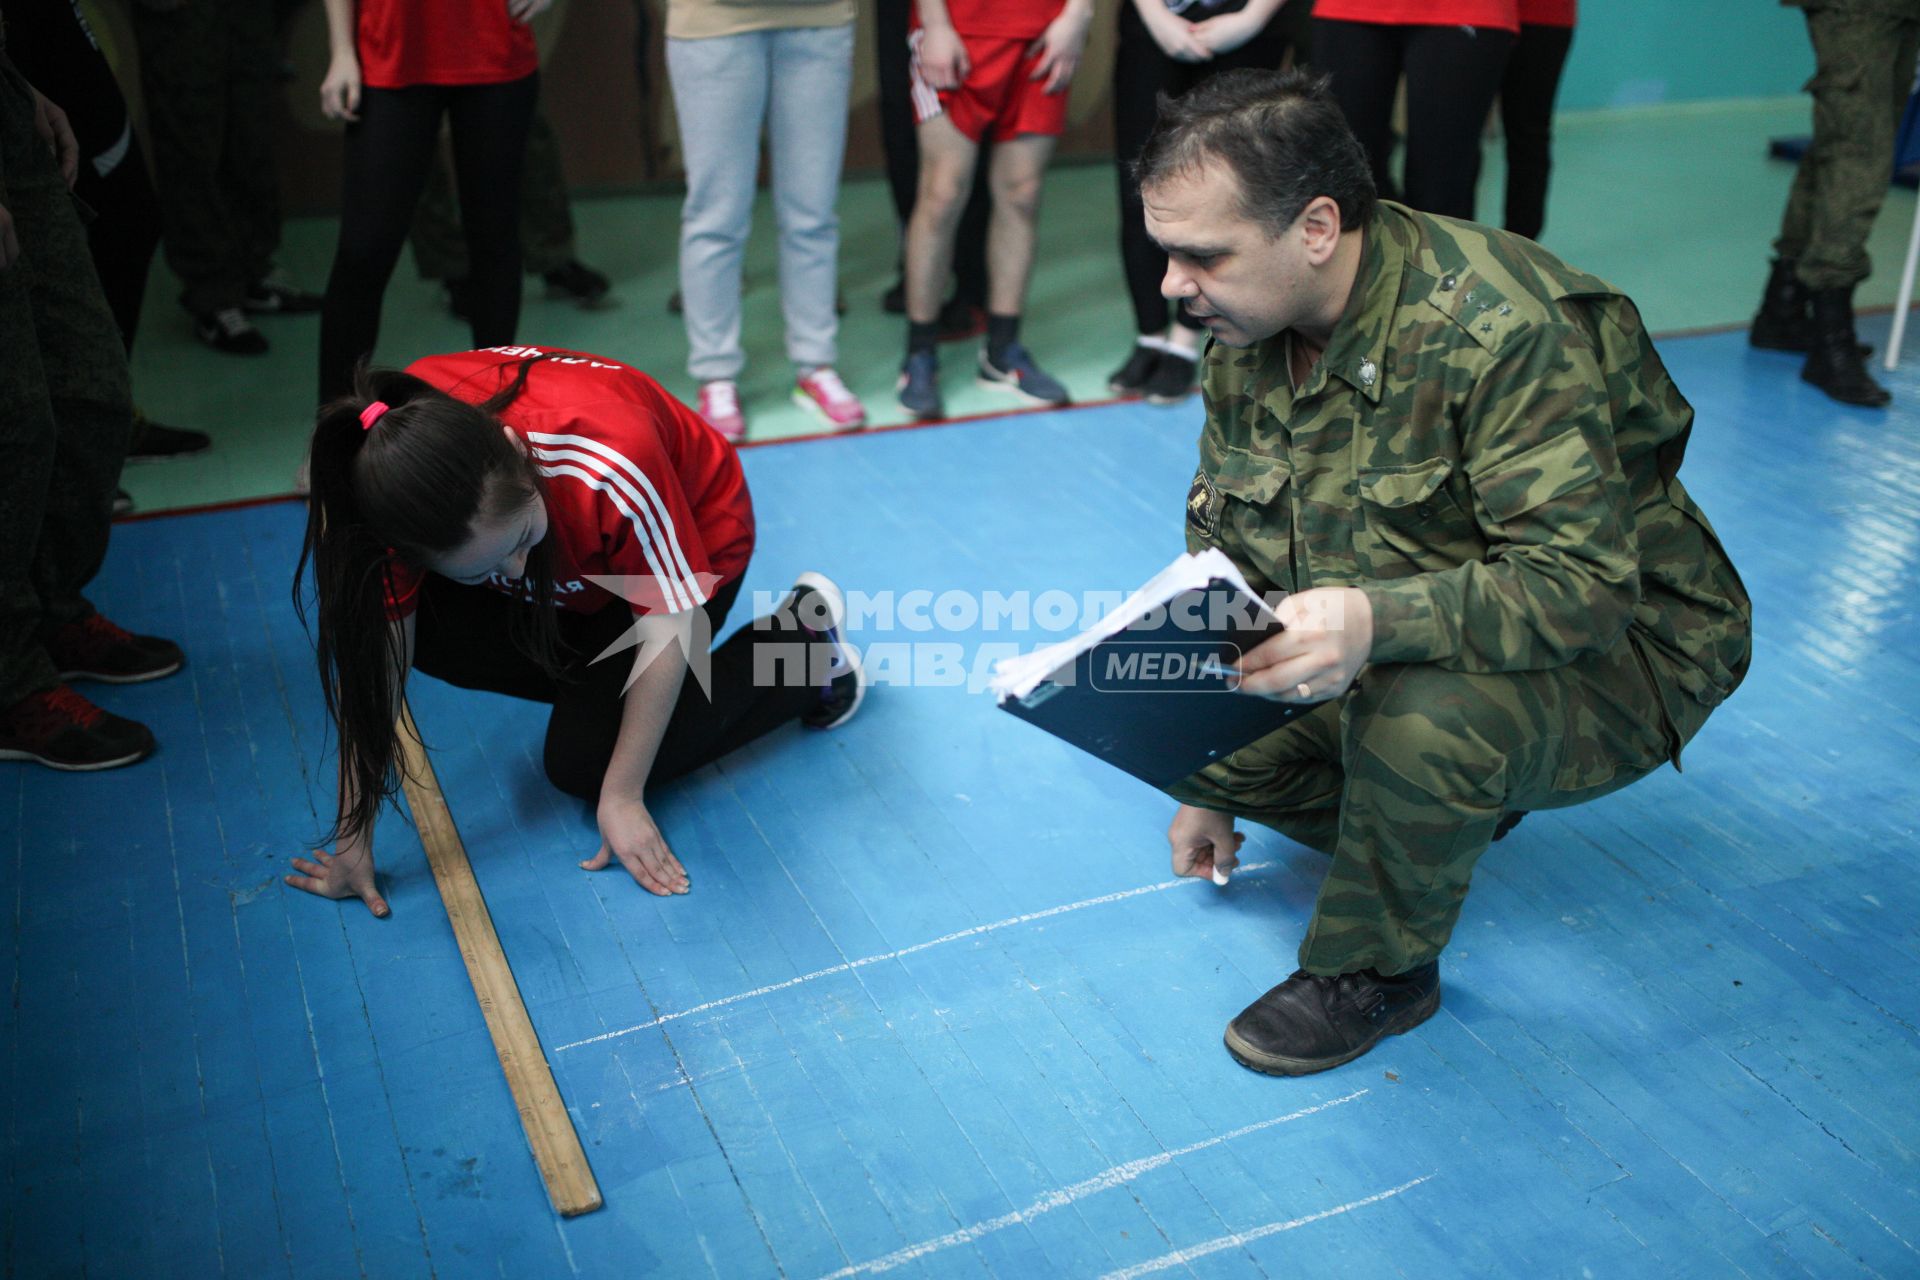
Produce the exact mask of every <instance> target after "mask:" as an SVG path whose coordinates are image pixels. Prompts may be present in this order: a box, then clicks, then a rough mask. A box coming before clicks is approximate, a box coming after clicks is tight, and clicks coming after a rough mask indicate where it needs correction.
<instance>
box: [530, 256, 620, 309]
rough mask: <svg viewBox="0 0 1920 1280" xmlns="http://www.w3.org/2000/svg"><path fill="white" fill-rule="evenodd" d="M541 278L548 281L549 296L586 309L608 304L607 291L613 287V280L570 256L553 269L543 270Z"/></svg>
mask: <svg viewBox="0 0 1920 1280" xmlns="http://www.w3.org/2000/svg"><path fill="white" fill-rule="evenodd" d="M540 278H541V279H542V280H545V281H546V282H547V296H548V297H549V298H560V299H564V300H565V301H567V302H571V303H573V304H574V305H575V306H577V307H580V308H581V309H583V310H586V311H592V310H595V309H597V308H599V307H602V306H605V305H607V304H608V302H609V299H608V297H607V293H608V291H609V290H611V289H612V288H613V281H611V280H609V279H607V278H606V276H604V275H602V274H601V273H600V272H598V271H595V270H594V269H593V268H592V267H590V266H588V265H587V264H586V263H584V262H581V261H580V260H579V259H578V258H569V259H567V260H566V261H565V262H563V263H561V264H560V265H559V266H557V267H555V268H554V269H553V270H551V271H543V272H541V274H540Z"/></svg>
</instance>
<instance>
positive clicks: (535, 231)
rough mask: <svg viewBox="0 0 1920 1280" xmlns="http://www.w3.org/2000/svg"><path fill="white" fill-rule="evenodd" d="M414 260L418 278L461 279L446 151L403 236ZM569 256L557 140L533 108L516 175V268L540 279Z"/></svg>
mask: <svg viewBox="0 0 1920 1280" xmlns="http://www.w3.org/2000/svg"><path fill="white" fill-rule="evenodd" d="M408 235H409V237H410V238H411V240H412V243H413V262H414V266H416V267H417V268H418V269H419V271H420V278H421V279H423V280H465V279H466V278H467V275H468V271H469V268H468V266H467V239H466V236H465V234H464V233H462V231H461V230H460V207H459V204H458V202H457V201H456V199H455V197H454V184H453V176H452V171H451V169H450V167H449V164H448V160H447V151H446V148H445V147H435V148H434V152H433V167H432V168H431V169H429V170H428V171H427V185H426V189H425V190H424V191H423V192H421V194H420V205H419V207H418V208H417V209H416V210H415V211H414V215H413V227H412V229H411V230H410V231H409V232H408ZM573 257H574V245H573V210H572V208H571V207H570V206H569V205H568V204H567V179H566V175H565V174H564V173H562V172H561V169H560V140H559V139H558V138H556V137H554V134H553V126H552V125H550V124H548V123H547V114H546V112H545V111H542V110H541V109H540V108H539V107H537V106H536V107H535V108H534V109H533V121H532V123H531V125H530V126H529V127H528V130H527V160H526V168H525V169H524V170H522V171H521V175H520V265H521V266H522V268H524V269H525V271H526V272H527V274H528V275H545V274H546V273H547V272H549V271H553V270H556V269H558V268H560V267H564V266H565V265H566V264H567V263H569V262H571V261H572V260H573Z"/></svg>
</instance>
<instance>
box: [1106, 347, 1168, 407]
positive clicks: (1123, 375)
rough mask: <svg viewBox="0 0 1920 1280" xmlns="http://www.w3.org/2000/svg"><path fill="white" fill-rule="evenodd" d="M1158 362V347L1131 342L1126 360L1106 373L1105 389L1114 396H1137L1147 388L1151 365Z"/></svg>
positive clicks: (1151, 372) (1150, 376)
mask: <svg viewBox="0 0 1920 1280" xmlns="http://www.w3.org/2000/svg"><path fill="white" fill-rule="evenodd" d="M1159 362H1160V348H1159V347H1157V346H1156V347H1150V346H1148V345H1147V344H1146V343H1144V342H1136V343H1134V344H1133V350H1132V351H1129V352H1128V353H1127V362H1126V363H1125V364H1123V365H1121V366H1120V367H1119V368H1118V369H1115V370H1114V371H1113V372H1112V373H1111V374H1108V375H1107V390H1108V391H1110V392H1112V393H1113V394H1114V395H1116V396H1137V395H1139V394H1140V393H1141V392H1143V391H1145V390H1146V389H1147V382H1148V380H1149V379H1151V378H1152V377H1153V367H1154V365H1156V364H1158V363H1159Z"/></svg>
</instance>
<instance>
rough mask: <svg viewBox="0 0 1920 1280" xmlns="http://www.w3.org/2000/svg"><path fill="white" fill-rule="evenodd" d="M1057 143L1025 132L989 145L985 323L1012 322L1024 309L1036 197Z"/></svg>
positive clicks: (1037, 209) (1034, 235) (1035, 226)
mask: <svg viewBox="0 0 1920 1280" xmlns="http://www.w3.org/2000/svg"><path fill="white" fill-rule="evenodd" d="M1058 141H1059V139H1057V138H1054V137H1050V136H1047V135H1044V134H1032V133H1028V134H1022V135H1020V136H1019V137H1017V138H1008V139H1005V140H1003V141H1001V142H998V143H996V144H995V145H994V148H993V155H992V157H991V158H990V161H989V167H988V171H987V179H988V181H989V182H990V183H991V184H992V188H993V221H992V222H991V223H990V224H989V225H988V229H987V314H988V317H989V319H991V318H992V317H994V316H1016V317H1017V316H1019V315H1020V314H1021V313H1022V312H1024V311H1025V310H1026V307H1027V285H1028V284H1029V283H1030V282H1031V281H1032V279H1033V249H1034V244H1035V242H1036V241H1037V240H1038V239H1039V231H1040V193H1041V191H1042V189H1043V188H1044V186H1045V183H1046V177H1047V162H1048V161H1049V160H1051V159H1053V149H1054V144H1055V143H1057V142H1058Z"/></svg>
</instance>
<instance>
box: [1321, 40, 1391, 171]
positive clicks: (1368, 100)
mask: <svg viewBox="0 0 1920 1280" xmlns="http://www.w3.org/2000/svg"><path fill="white" fill-rule="evenodd" d="M1405 32H1406V29H1405V28H1404V27H1391V26H1386V25H1384V24H1380V23H1371V22H1342V21H1337V20H1334V19H1330V18H1315V19H1314V20H1313V62H1314V65H1315V66H1316V67H1318V68H1319V69H1320V70H1322V71H1324V72H1326V73H1327V74H1328V75H1329V76H1331V77H1332V78H1333V82H1332V91H1333V100H1334V101H1335V102H1337V103H1339V104H1340V114H1342V115H1344V116H1345V117H1346V118H1347V127H1348V128H1350V129H1352V130H1353V136H1354V137H1356V138H1358V139H1359V140H1360V146H1361V148H1362V149H1363V150H1364V151H1366V153H1367V162H1368V163H1369V164H1370V165H1371V166H1372V167H1373V184H1374V186H1375V187H1376V188H1378V190H1379V192H1380V195H1381V196H1382V197H1383V198H1385V199H1389V200H1391V199H1394V198H1395V195H1394V193H1395V191H1397V190H1398V188H1397V187H1396V186H1395V185H1394V182H1393V178H1392V174H1391V172H1390V171H1389V163H1390V162H1391V161H1392V159H1393V98H1394V93H1395V92H1396V90H1397V89H1398V88H1399V85H1400V71H1401V58H1402V53H1403V51H1402V41H1403V39H1404V37H1405Z"/></svg>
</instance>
